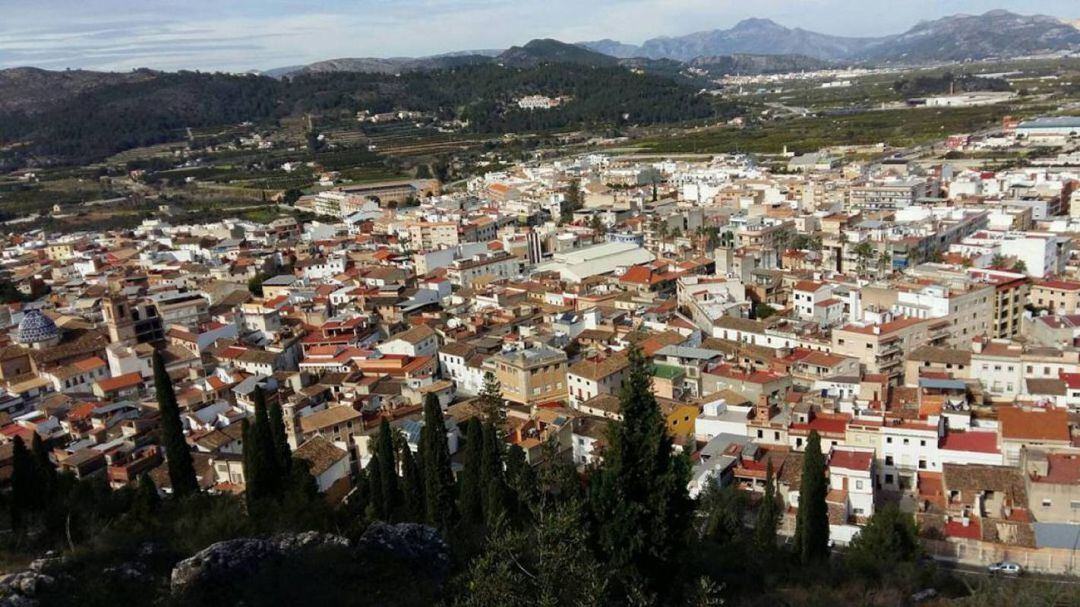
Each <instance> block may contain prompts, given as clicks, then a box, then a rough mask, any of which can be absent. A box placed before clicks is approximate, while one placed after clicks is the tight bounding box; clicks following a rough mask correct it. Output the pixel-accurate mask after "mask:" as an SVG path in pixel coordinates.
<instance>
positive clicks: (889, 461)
mask: <svg viewBox="0 0 1080 607" xmlns="http://www.w3.org/2000/svg"><path fill="white" fill-rule="evenodd" d="M885 465H886V466H891V465H893V457H892V456H891V455H886V456H885Z"/></svg>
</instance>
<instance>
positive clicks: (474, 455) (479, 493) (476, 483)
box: [459, 417, 484, 524]
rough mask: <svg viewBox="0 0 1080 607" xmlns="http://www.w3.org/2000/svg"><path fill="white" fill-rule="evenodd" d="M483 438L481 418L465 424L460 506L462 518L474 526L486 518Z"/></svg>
mask: <svg viewBox="0 0 1080 607" xmlns="http://www.w3.org/2000/svg"><path fill="white" fill-rule="evenodd" d="M482 436H483V430H482V429H481V424H480V420H479V418H476V417H474V418H472V419H470V420H469V421H468V422H466V423H465V467H464V469H463V470H462V471H461V491H460V493H459V496H460V497H459V499H460V501H459V506H460V508H461V518H462V519H463V520H465V521H466V522H469V523H473V524H478V523H480V522H481V521H482V520H483V518H484V509H483V505H484V504H483V490H482V486H481V483H480V479H481V476H482V470H481V462H482V461H483V460H482V458H483V453H484V441H483V438H482Z"/></svg>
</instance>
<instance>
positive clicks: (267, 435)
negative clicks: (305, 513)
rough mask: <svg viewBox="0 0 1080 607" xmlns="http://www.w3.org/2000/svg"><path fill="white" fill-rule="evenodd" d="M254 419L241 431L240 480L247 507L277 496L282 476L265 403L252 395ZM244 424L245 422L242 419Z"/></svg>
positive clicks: (279, 491)
mask: <svg viewBox="0 0 1080 607" xmlns="http://www.w3.org/2000/svg"><path fill="white" fill-rule="evenodd" d="M254 400H255V417H254V420H252V422H251V423H250V424H248V425H247V426H246V427H245V430H244V481H245V483H246V484H247V487H246V491H245V494H246V496H247V499H248V505H249V506H251V505H253V504H256V503H258V502H259V501H261V500H264V499H267V498H275V497H280V496H281V492H282V491H281V490H282V488H283V480H284V479H283V477H282V473H281V468H280V467H279V465H278V454H277V452H276V451H275V449H274V438H273V434H272V431H271V429H270V420H269V418H268V417H267V413H266V401H265V399H263V398H261V397H260V392H256V393H255V398H254ZM244 421H245V422H247V420H244Z"/></svg>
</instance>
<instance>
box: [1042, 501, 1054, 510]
mask: <svg viewBox="0 0 1080 607" xmlns="http://www.w3.org/2000/svg"><path fill="white" fill-rule="evenodd" d="M1053 505H1054V502H1052V501H1050V500H1043V501H1042V507H1043V508H1049V507H1051V506H1053Z"/></svg>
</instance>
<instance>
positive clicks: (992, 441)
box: [941, 430, 1001, 453]
mask: <svg viewBox="0 0 1080 607" xmlns="http://www.w3.org/2000/svg"><path fill="white" fill-rule="evenodd" d="M941 448H942V449H946V450H948V451H970V452H972V453H1000V452H1001V451H1000V450H999V449H998V446H997V434H996V433H994V432H973V431H970V430H969V431H967V432H955V431H950V432H948V433H946V434H945V438H943V439H942V441H941Z"/></svg>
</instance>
